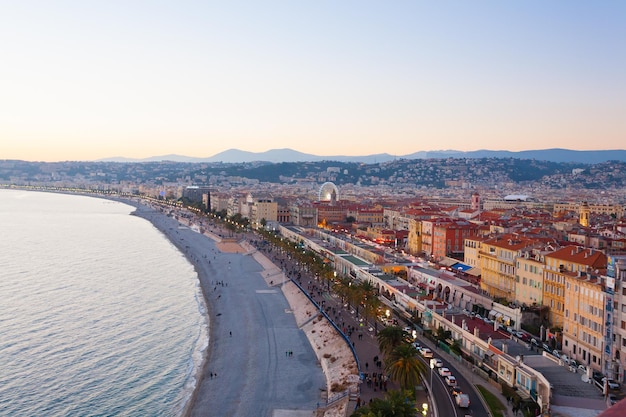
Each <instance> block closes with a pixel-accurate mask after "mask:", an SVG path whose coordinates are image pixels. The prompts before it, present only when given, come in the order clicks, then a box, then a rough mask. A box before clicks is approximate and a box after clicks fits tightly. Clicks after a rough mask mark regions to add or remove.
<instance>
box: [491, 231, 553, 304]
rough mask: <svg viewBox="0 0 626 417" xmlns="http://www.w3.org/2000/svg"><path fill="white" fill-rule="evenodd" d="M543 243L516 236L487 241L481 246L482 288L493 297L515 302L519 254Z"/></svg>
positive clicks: (504, 236) (510, 235)
mask: <svg viewBox="0 0 626 417" xmlns="http://www.w3.org/2000/svg"><path fill="white" fill-rule="evenodd" d="M540 245H541V242H539V241H537V240H533V239H528V238H525V237H521V236H519V235H515V234H506V235H502V236H497V237H493V238H490V239H485V240H484V241H483V242H482V243H481V246H480V250H479V256H480V272H481V280H480V287H481V288H482V289H483V290H484V291H486V292H487V293H488V294H489V295H490V296H491V297H494V298H504V299H506V300H507V301H515V297H516V265H517V258H518V254H519V253H521V252H523V251H531V250H532V249H535V248H538V247H539V246H540Z"/></svg>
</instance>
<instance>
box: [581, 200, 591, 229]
mask: <svg viewBox="0 0 626 417" xmlns="http://www.w3.org/2000/svg"><path fill="white" fill-rule="evenodd" d="M590 213H591V210H590V209H589V204H587V202H586V201H583V203H582V204H581V205H580V209H579V220H578V223H580V225H581V226H583V227H589V214H590Z"/></svg>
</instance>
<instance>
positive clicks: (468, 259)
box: [463, 237, 486, 268]
mask: <svg viewBox="0 0 626 417" xmlns="http://www.w3.org/2000/svg"><path fill="white" fill-rule="evenodd" d="M485 239H486V238H484V237H471V238H466V239H465V243H464V251H463V263H464V264H465V265H469V266H471V267H474V268H480V246H481V244H482V242H483V240H485Z"/></svg>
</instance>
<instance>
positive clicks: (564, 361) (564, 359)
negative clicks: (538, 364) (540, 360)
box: [561, 353, 570, 365]
mask: <svg viewBox="0 0 626 417" xmlns="http://www.w3.org/2000/svg"><path fill="white" fill-rule="evenodd" d="M561 360H562V361H563V363H565V364H566V365H569V362H570V359H569V356H567V355H566V354H565V353H564V354H562V355H561Z"/></svg>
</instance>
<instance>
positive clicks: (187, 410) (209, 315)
mask: <svg viewBox="0 0 626 417" xmlns="http://www.w3.org/2000/svg"><path fill="white" fill-rule="evenodd" d="M117 201H119V202H122V203H125V204H129V205H131V206H133V207H134V208H135V210H134V211H133V212H132V213H131V215H133V216H137V217H140V218H142V219H144V220H147V221H148V222H150V224H152V225H153V226H154V227H155V228H156V229H157V230H158V231H159V232H160V233H162V234H163V236H164V237H165V238H166V239H167V240H168V241H169V242H170V243H171V244H172V245H174V246H175V247H176V249H177V250H178V251H179V252H180V253H181V255H183V256H184V257H185V259H186V260H187V262H189V263H190V264H191V265H193V268H194V271H195V272H196V274H197V279H198V286H199V287H200V294H201V295H202V299H201V300H200V302H201V306H200V307H201V308H203V309H204V319H205V325H206V326H207V337H208V343H207V344H206V347H205V348H204V349H203V350H202V351H201V355H202V359H201V361H200V364H199V366H198V367H197V369H196V370H195V373H194V375H192V377H193V378H194V380H195V384H194V387H193V390H192V391H191V395H189V397H188V398H187V400H186V401H185V403H184V406H183V408H182V410H181V411H182V412H181V414H180V416H181V417H190V416H191V413H192V410H193V407H194V405H195V404H196V400H197V398H198V394H199V391H200V385H201V384H202V382H203V379H204V375H205V374H206V371H207V367H208V365H209V360H210V356H211V352H212V349H211V348H212V344H213V341H214V335H213V333H214V326H213V325H212V323H215V313H214V312H213V310H212V308H211V306H210V304H209V302H208V294H207V292H206V288H205V286H204V285H202V280H201V279H200V275H201V274H203V273H205V272H204V271H201V269H200V268H199V267H198V265H197V264H196V262H195V260H194V259H193V258H192V257H191V256H190V255H189V253H187V252H186V251H185V250H184V248H183V247H182V245H181V244H180V243H179V241H177V240H176V239H175V238H174V236H172V235H171V234H170V233H169V230H170V229H168V228H167V227H164V226H165V225H164V224H163V222H162V220H163V219H157V218H155V217H157V216H165V217H168V215H167V214H165V213H163V212H161V211H160V210H159V209H158V208H157V207H153V206H150V205H146V204H144V203H142V202H136V201H126V200H121V199H120V200H117ZM158 220H161V221H158ZM172 220H174V221H176V222H177V223H179V224H181V225H182V223H180V221H178V220H175V219H172ZM207 238H209V237H208V236H207ZM213 240H214V241H215V242H217V240H216V239H213Z"/></svg>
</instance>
